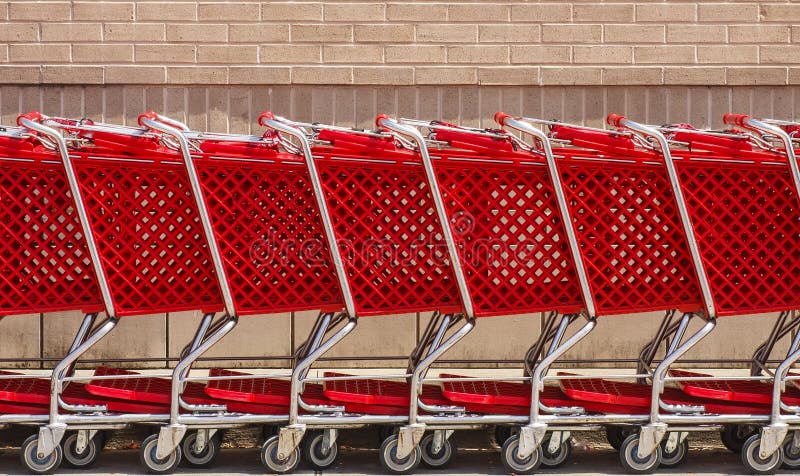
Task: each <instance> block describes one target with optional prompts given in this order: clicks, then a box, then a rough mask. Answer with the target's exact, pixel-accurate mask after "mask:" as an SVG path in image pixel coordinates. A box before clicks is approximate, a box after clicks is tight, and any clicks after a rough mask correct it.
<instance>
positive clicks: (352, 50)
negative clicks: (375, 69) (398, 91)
mask: <svg viewBox="0 0 800 476" xmlns="http://www.w3.org/2000/svg"><path fill="white" fill-rule="evenodd" d="M322 62H323V63H349V64H353V63H382V62H383V48H382V47H381V46H380V45H324V46H323V47H322Z"/></svg>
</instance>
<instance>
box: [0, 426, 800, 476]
mask: <svg viewBox="0 0 800 476" xmlns="http://www.w3.org/2000/svg"><path fill="white" fill-rule="evenodd" d="M349 433H350V434H348V435H345V434H344V433H343V435H342V436H341V437H340V440H341V443H342V451H341V454H340V457H339V461H338V462H337V464H336V465H335V466H334V468H333V469H332V470H331V471H329V472H327V473H330V474H351V475H357V474H364V475H370V474H382V471H381V467H380V465H379V463H378V455H377V451H375V450H374V449H368V448H370V447H374V441H375V440H376V435H375V434H372V433H369V432H360V433H359V432H349ZM137 436H138V435H134V434H124V433H123V434H122V435H117V436H116V437H115V439H114V440H113V442H112V444H111V446H112V447H113V448H115V449H111V450H107V451H105V452H104V453H103V454H102V455H101V456H100V459H99V460H98V462H97V465H96V466H95V469H94V471H92V472H74V471H72V472H71V471H69V470H60V471H59V472H58V474H64V475H76V476H78V475H82V476H95V475H98V476H100V475H102V476H105V475H112V474H140V473H141V472H142V471H141V467H140V465H139V459H138V458H139V454H138V451H136V450H135V449H123V448H131V447H135V446H136V443H135V441H136V440H135V439H134V438H135V437H137ZM456 437H457V438H458V440H457V441H458V446H459V453H458V455H457V456H456V459H455V461H454V464H453V465H452V466H451V467H449V468H448V469H447V470H446V471H438V472H436V471H429V470H425V469H423V468H420V469H419V470H418V473H419V474H439V475H443V474H458V475H473V474H475V475H478V474H506V473H505V471H504V469H503V465H502V463H501V462H500V457H499V454H498V452H497V450H496V449H495V448H493V446H492V444H491V437H490V436H489V434H488V433H486V432H461V433H457V434H456ZM257 440H258V436H257V435H255V434H254V433H249V434H248V433H246V432H245V433H242V434H239V435H237V434H228V435H226V438H225V446H226V448H224V449H223V452H222V454H221V456H220V458H219V460H218V462H217V464H216V465H215V467H214V468H212V469H210V470H205V471H199V472H198V471H197V470H190V469H187V468H180V469H179V471H178V473H179V474H198V475H203V476H217V475H231V474H234V475H236V474H264V468H263V467H262V466H261V464H260V462H259V455H258V451H257V450H256V448H254V447H249V448H231V447H230V446H232V445H238V446H252V445H253V444H254V443H255V441H257ZM574 442H575V450H574V453H573V455H572V457H571V458H570V459H569V460H568V461H567V462H566V463H565V465H564V466H563V467H561V468H559V469H557V470H547V471H542V474H581V475H591V474H621V467H620V464H619V461H618V456H617V453H616V452H614V451H613V450H612V449H611V447H610V446H608V445H607V444H606V443H605V442H604V439H603V435H602V434H600V433H583V434H576V435H575V437H574ZM690 442H691V446H692V450H691V454H690V457H689V460H688V461H687V463H686V464H685V465H684V466H681V467H679V468H675V469H672V470H665V469H662V470H659V472H658V474H664V475H677V474H687V473H689V474H692V473H694V474H704V475H723V474H741V473H742V472H743V469H744V468H743V466H742V463H741V461H740V459H739V455H735V454H733V453H731V452H729V451H727V450H725V449H724V448H722V447H721V445H720V443H719V440H718V439H717V437H716V434H714V433H704V434H695V435H692V436H691V437H690ZM12 444H13V443H12ZM0 473H2V474H12V475H16V474H25V473H24V472H23V471H22V468H21V466H20V464H19V460H18V451H17V450H16V449H15V448H12V447H6V448H4V449H0ZM297 474H300V475H307V474H314V472H313V471H309V470H308V469H305V468H303V467H301V469H300V470H299V471H298V472H297ZM786 474H789V473H788V472H786Z"/></svg>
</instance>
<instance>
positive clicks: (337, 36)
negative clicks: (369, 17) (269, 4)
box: [291, 24, 353, 43]
mask: <svg viewBox="0 0 800 476" xmlns="http://www.w3.org/2000/svg"><path fill="white" fill-rule="evenodd" d="M291 35H292V36H291V38H292V41H295V42H300V43H328V42H349V41H353V27H352V26H351V25H327V24H326V25H292V27H291Z"/></svg>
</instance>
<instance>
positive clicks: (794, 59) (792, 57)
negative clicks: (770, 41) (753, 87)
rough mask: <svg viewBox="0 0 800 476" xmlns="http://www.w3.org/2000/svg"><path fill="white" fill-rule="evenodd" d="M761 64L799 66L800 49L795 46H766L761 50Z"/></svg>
mask: <svg viewBox="0 0 800 476" xmlns="http://www.w3.org/2000/svg"><path fill="white" fill-rule="evenodd" d="M760 50H761V55H760V56H761V63H762V64H763V63H773V64H787V63H788V64H797V63H800V51H798V50H800V48H798V47H797V46H794V45H791V46H790V45H785V46H784V45H766V46H762V47H761V48H760Z"/></svg>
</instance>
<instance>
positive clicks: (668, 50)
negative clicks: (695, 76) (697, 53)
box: [633, 45, 694, 64]
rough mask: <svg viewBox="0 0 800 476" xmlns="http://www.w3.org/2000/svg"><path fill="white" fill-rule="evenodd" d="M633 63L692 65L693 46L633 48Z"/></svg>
mask: <svg viewBox="0 0 800 476" xmlns="http://www.w3.org/2000/svg"><path fill="white" fill-rule="evenodd" d="M633 62H634V63H650V64H691V63H694V46H686V45H658V46H636V47H634V48H633Z"/></svg>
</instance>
